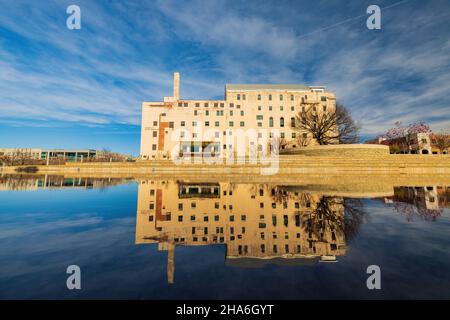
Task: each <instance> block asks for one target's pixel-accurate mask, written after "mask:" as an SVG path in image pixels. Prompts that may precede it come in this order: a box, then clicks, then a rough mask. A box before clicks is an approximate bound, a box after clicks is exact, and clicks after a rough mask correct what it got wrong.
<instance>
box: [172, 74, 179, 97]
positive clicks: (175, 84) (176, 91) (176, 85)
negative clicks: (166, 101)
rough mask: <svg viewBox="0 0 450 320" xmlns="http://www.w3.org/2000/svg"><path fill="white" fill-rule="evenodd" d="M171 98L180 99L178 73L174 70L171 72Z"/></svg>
mask: <svg viewBox="0 0 450 320" xmlns="http://www.w3.org/2000/svg"><path fill="white" fill-rule="evenodd" d="M173 98H174V100H175V101H176V100H180V73H179V72H174V74H173Z"/></svg>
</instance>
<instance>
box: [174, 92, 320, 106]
mask: <svg viewBox="0 0 450 320" xmlns="http://www.w3.org/2000/svg"><path fill="white" fill-rule="evenodd" d="M256 99H257V100H258V101H261V100H262V95H261V94H258V95H257V97H256ZM267 99H268V100H269V101H273V95H272V94H269V95H268V96H267ZM236 100H244V101H245V100H246V95H245V94H240V93H238V94H237V95H236ZM289 100H290V101H294V100H295V99H294V95H293V94H291V95H290V97H289ZM279 101H284V95H282V94H280V95H279ZM306 101H308V96H307V95H305V96H303V97H301V102H302V103H305V102H306ZM320 101H322V102H326V101H327V97H326V96H321V97H320ZM202 104H203V107H205V108H208V107H209V106H210V105H211V106H213V107H214V108H219V107H220V108H224V107H225V103H224V102H203V103H200V102H195V103H194V106H195V107H196V108H199V107H200V106H202ZM178 107H189V102H186V101H179V102H178ZM233 107H234V103H230V108H233ZM240 107H241V106H240V105H236V108H238V109H239V108H240Z"/></svg>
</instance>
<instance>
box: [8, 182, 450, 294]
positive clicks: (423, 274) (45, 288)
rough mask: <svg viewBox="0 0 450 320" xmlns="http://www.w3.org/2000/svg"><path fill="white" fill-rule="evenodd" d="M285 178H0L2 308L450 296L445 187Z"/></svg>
mask: <svg viewBox="0 0 450 320" xmlns="http://www.w3.org/2000/svg"><path fill="white" fill-rule="evenodd" d="M286 181H288V180H286ZM286 181H284V180H282V179H281V180H277V181H275V180H273V179H272V180H271V179H267V181H262V180H261V179H259V180H258V181H256V180H255V181H251V179H242V178H229V179H225V178H220V177H219V178H217V179H215V178H214V177H208V178H207V179H200V178H198V177H190V178H180V177H178V178H177V177H156V176H155V177H144V178H142V177H141V178H133V177H129V178H113V177H97V178H93V177H63V176H49V175H41V176H32V175H31V176H30V175H23V176H19V175H15V176H7V175H3V176H0V204H1V205H0V260H1V261H2V264H1V265H0V298H1V299H104V298H114V299H177V298H179V299H242V298H248V299H263V298H267V299H316V298H318V299H334V298H343V299H352V298H361V299H385V298H388V299H394V298H395V299H431V298H446V299H449V298H450V274H449V271H448V270H450V250H449V248H450V241H449V237H450V215H449V213H450V210H449V207H450V181H449V183H439V184H435V185H432V184H429V185H427V184H424V183H420V184H418V183H411V184H410V185H408V184H407V183H405V182H404V181H402V183H401V184H396V183H384V182H383V183H381V182H379V183H378V182H374V184H373V187H371V186H367V183H365V184H361V185H358V184H357V183H355V184H347V187H344V186H343V185H342V184H341V185H336V184H332V183H330V184H327V183H322V184H320V185H317V184H315V183H295V182H292V181H289V182H286ZM284 182H286V183H284ZM444 182H445V181H444ZM348 185H350V187H349V186H348ZM344 189H345V190H344ZM69 265H78V266H79V267H80V269H81V290H68V289H67V286H66V280H67V278H68V276H69V275H68V274H67V273H66V269H67V267H68V266H69ZM370 265H377V266H379V267H380V270H381V289H380V290H369V289H368V288H367V285H366V281H367V278H368V277H369V276H370V275H369V274H367V272H366V271H367V267H368V266H370Z"/></svg>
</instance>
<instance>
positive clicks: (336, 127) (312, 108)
mask: <svg viewBox="0 0 450 320" xmlns="http://www.w3.org/2000/svg"><path fill="white" fill-rule="evenodd" d="M308 105H309V106H308V107H307V108H303V110H302V111H301V112H300V113H299V114H298V115H297V117H296V121H295V123H296V126H295V127H294V129H297V130H299V131H300V132H306V133H309V134H310V135H311V136H312V137H313V138H314V139H315V140H316V141H317V143H318V144H320V145H326V144H337V143H343V144H349V143H357V142H358V141H359V137H358V132H359V126H358V125H357V124H356V123H355V121H354V120H353V118H352V117H351V115H350V113H349V112H348V110H347V109H346V108H345V107H344V106H343V105H342V104H339V103H338V104H337V105H336V109H335V110H331V111H327V110H324V109H323V107H322V105H321V104H320V103H309V104H308Z"/></svg>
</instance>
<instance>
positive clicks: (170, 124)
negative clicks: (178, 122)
mask: <svg viewBox="0 0 450 320" xmlns="http://www.w3.org/2000/svg"><path fill="white" fill-rule="evenodd" d="M173 126H174V124H173V121H170V122H169V128H171V129H173Z"/></svg>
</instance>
